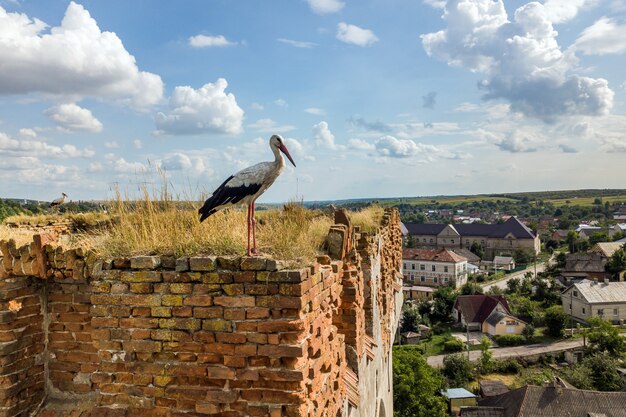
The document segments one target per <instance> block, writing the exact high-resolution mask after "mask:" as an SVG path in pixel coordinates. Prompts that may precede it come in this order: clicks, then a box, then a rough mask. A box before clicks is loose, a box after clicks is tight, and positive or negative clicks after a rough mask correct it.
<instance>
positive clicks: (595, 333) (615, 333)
mask: <svg viewBox="0 0 626 417" xmlns="http://www.w3.org/2000/svg"><path fill="white" fill-rule="evenodd" d="M587 323H589V326H590V329H589V330H588V331H587V340H588V341H589V347H588V349H589V350H590V351H591V352H607V353H608V354H609V355H611V356H614V357H619V356H622V355H623V354H624V353H626V341H625V340H624V338H623V337H622V335H621V334H620V332H619V330H617V328H615V327H613V326H612V325H611V323H610V322H609V321H608V320H603V319H601V318H599V317H591V318H590V319H589V320H587Z"/></svg>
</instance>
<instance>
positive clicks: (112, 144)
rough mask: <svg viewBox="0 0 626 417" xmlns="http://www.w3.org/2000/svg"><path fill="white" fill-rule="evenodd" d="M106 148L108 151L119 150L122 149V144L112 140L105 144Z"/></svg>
mask: <svg viewBox="0 0 626 417" xmlns="http://www.w3.org/2000/svg"><path fill="white" fill-rule="evenodd" d="M104 147H105V148H108V149H117V148H119V147H120V144H119V143H117V142H116V141H114V140H112V141H110V142H104Z"/></svg>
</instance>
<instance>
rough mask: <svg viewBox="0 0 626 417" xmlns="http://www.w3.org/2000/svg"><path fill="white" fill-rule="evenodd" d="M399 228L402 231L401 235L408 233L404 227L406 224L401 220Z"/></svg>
mask: <svg viewBox="0 0 626 417" xmlns="http://www.w3.org/2000/svg"><path fill="white" fill-rule="evenodd" d="M400 230H401V231H402V236H406V235H408V234H409V230H408V229H407V228H406V226H405V225H404V223H402V222H400Z"/></svg>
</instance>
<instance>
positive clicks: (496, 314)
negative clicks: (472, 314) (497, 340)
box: [485, 310, 506, 326]
mask: <svg viewBox="0 0 626 417" xmlns="http://www.w3.org/2000/svg"><path fill="white" fill-rule="evenodd" d="M505 317H506V314H504V313H502V312H500V311H498V310H493V312H492V313H491V314H490V315H489V317H487V319H486V320H485V321H486V322H487V323H489V324H491V325H492V326H495V325H496V324H498V322H499V321H500V320H502V319H503V318H505Z"/></svg>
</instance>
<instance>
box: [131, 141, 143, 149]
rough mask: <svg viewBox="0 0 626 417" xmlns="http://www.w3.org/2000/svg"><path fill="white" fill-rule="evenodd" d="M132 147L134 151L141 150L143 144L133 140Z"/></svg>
mask: <svg viewBox="0 0 626 417" xmlns="http://www.w3.org/2000/svg"><path fill="white" fill-rule="evenodd" d="M133 146H134V147H135V149H141V148H143V143H142V142H141V140H139V139H135V140H134V141H133Z"/></svg>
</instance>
